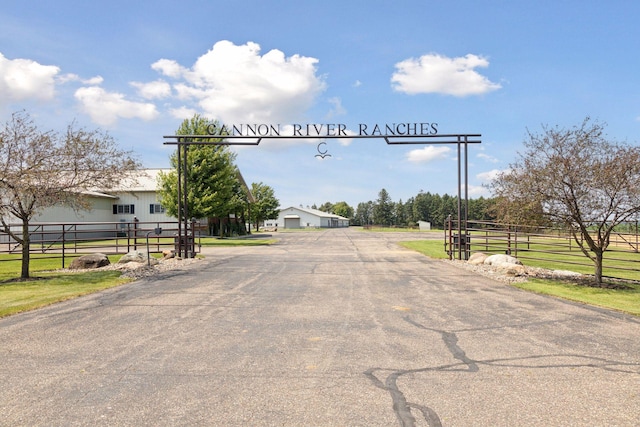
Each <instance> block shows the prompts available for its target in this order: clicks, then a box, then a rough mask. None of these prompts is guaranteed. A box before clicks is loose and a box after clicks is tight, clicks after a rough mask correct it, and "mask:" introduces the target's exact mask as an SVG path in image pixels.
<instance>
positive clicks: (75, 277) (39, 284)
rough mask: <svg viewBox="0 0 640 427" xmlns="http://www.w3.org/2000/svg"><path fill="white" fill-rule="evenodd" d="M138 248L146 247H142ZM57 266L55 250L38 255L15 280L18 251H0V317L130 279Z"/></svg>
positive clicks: (245, 242) (223, 242) (240, 242)
mask: <svg viewBox="0 0 640 427" xmlns="http://www.w3.org/2000/svg"><path fill="white" fill-rule="evenodd" d="M275 242H276V239H254V238H237V239H234V238H229V239H218V238H214V237H211V238H202V240H201V244H202V245H203V246H257V245H270V244H273V243H275ZM167 243H170V241H167ZM140 250H142V251H146V247H145V248H141V249H140ZM87 252H88V253H89V252H92V251H87ZM77 255H78V256H79V255H81V254H77ZM152 256H156V257H157V256H158V254H152ZM121 257H122V255H110V256H109V261H111V263H116V262H118V260H119V259H120V258H121ZM65 263H66V265H67V266H68V265H69V264H70V263H71V260H70V258H67V260H66V261H65ZM61 267H62V260H61V259H60V257H59V254H57V255H52V256H51V257H43V256H42V255H39V256H38V257H37V258H33V259H32V260H31V263H30V271H29V274H30V276H31V279H29V280H18V279H17V278H19V277H20V271H21V260H20V255H18V254H10V255H9V254H0V317H4V316H8V315H11V314H15V313H20V312H22V311H27V310H33V309H36V308H39V307H43V306H45V305H49V304H53V303H55V302H59V301H64V300H67V299H71V298H75V297H78V296H81V295H86V294H90V293H93V292H98V291H102V290H104V289H108V288H111V287H114V286H119V285H122V284H124V283H127V282H129V281H130V279H124V278H121V272H120V271H91V272H82V273H72V274H70V273H66V272H59V271H55V270H58V269H60V268H61Z"/></svg>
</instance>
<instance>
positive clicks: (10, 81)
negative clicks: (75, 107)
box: [0, 53, 60, 103]
mask: <svg viewBox="0 0 640 427" xmlns="http://www.w3.org/2000/svg"><path fill="white" fill-rule="evenodd" d="M59 72H60V68H59V67H56V66H54V65H42V64H39V63H37V62H35V61H32V60H30V59H13V60H12V59H7V58H5V57H4V55H2V54H1V53H0V103H3V101H4V100H13V101H21V100H25V99H31V98H33V99H39V100H47V99H52V98H53V96H54V95H55V77H56V76H57V74H58V73H59Z"/></svg>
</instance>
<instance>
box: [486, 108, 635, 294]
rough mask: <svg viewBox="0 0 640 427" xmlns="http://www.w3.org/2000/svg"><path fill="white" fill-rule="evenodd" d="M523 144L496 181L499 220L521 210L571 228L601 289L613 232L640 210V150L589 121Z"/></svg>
mask: <svg viewBox="0 0 640 427" xmlns="http://www.w3.org/2000/svg"><path fill="white" fill-rule="evenodd" d="M524 146H525V148H526V151H525V152H524V153H522V154H519V157H518V159H517V160H516V162H515V163H514V164H512V165H510V168H509V170H507V171H506V172H503V173H502V174H500V175H499V176H498V177H497V178H496V179H495V180H494V181H493V183H492V188H493V190H494V194H495V195H496V196H497V199H496V204H497V205H499V206H498V209H497V212H498V213H499V214H500V215H501V217H500V218H499V219H504V217H505V214H509V213H512V212H520V213H521V214H522V213H526V214H528V215H527V216H525V217H524V218H522V219H524V220H527V219H530V220H531V221H532V222H537V221H539V220H540V218H543V219H545V220H547V221H549V222H551V223H553V224H562V225H564V226H566V227H567V228H568V230H569V231H570V233H571V235H572V236H573V239H574V240H575V241H576V243H577V244H578V246H579V247H580V249H581V250H582V252H583V253H584V255H585V256H587V257H588V258H589V259H590V260H591V261H592V262H593V263H594V270H595V271H594V275H595V281H596V283H597V284H598V285H601V284H602V265H603V257H604V252H605V251H606V249H607V247H608V246H609V238H610V235H611V232H612V231H613V229H614V228H615V227H616V225H618V224H620V223H621V222H624V221H627V220H629V219H631V218H633V217H634V216H635V215H636V214H637V213H638V212H639V211H640V148H639V147H634V146H630V145H628V144H623V143H619V142H615V141H610V140H609V139H607V137H606V136H605V134H604V125H602V124H599V123H597V122H592V121H591V120H590V119H589V118H588V117H587V118H586V119H585V120H584V121H583V122H582V124H581V125H580V126H574V127H572V128H570V129H563V128H559V127H554V128H551V127H548V126H543V131H542V133H531V132H528V138H527V140H525V142H524ZM531 221H530V222H531Z"/></svg>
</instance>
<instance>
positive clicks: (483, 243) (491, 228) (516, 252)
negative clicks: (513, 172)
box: [444, 220, 640, 280]
mask: <svg viewBox="0 0 640 427" xmlns="http://www.w3.org/2000/svg"><path fill="white" fill-rule="evenodd" d="M456 223H457V220H451V221H449V222H448V223H447V227H446V228H445V237H444V248H445V252H447V254H448V255H449V258H450V259H453V258H454V257H458V258H459V259H465V260H467V259H469V257H470V255H471V254H472V253H474V252H484V253H487V254H509V255H512V256H514V257H516V258H518V259H520V260H521V261H522V262H523V263H524V264H527V261H528V262H529V264H536V265H538V264H541V263H548V264H551V265H554V266H558V267H559V268H564V269H567V270H576V269H577V270H579V271H592V270H593V268H594V264H593V262H592V261H591V260H590V259H589V258H588V257H587V256H586V254H585V253H583V251H582V249H581V247H580V245H579V244H578V242H576V241H575V240H574V238H573V236H572V235H571V234H570V233H569V231H568V230H566V229H563V228H559V227H556V228H547V227H535V228H533V227H526V226H521V225H513V224H498V223H494V222H488V221H467V225H466V227H465V228H464V229H466V233H465V234H463V235H459V234H458V233H457V230H458V228H459V227H458V226H457V224H456ZM620 228H621V231H616V232H615V233H612V235H611V239H610V244H609V247H608V248H607V250H606V251H605V253H604V259H603V268H604V271H605V274H604V276H606V277H608V278H612V279H633V280H638V278H640V253H639V251H638V242H639V240H640V236H639V234H638V227H637V224H635V226H634V224H625V225H623V226H621V227H620ZM459 254H461V255H460V256H459ZM562 266H564V267H562ZM590 269H591V270H590Z"/></svg>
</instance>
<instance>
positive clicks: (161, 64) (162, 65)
mask: <svg viewBox="0 0 640 427" xmlns="http://www.w3.org/2000/svg"><path fill="white" fill-rule="evenodd" d="M151 68H152V69H153V70H156V71H158V72H159V73H161V74H163V75H165V76H169V77H173V78H174V79H178V78H180V77H182V76H183V75H184V74H187V69H186V68H184V67H182V66H181V65H180V64H178V63H177V62H176V61H173V60H170V59H160V60H158V61H156V62H154V63H153V64H151Z"/></svg>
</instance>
